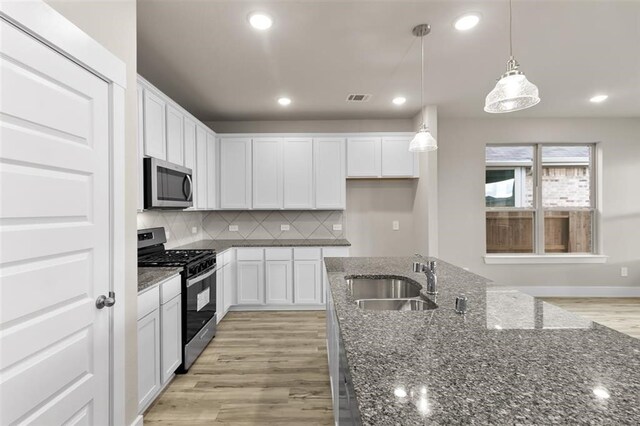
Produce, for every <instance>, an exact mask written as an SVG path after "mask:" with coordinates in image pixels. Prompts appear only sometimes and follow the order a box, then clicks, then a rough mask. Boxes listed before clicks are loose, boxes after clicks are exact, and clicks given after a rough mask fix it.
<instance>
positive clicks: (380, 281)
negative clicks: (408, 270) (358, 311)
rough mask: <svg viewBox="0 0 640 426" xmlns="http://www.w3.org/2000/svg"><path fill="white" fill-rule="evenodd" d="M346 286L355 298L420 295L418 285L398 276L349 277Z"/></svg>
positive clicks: (391, 297) (397, 297)
mask: <svg viewBox="0 0 640 426" xmlns="http://www.w3.org/2000/svg"><path fill="white" fill-rule="evenodd" d="M346 281H347V286H348V287H349V290H350V291H351V295H352V296H353V297H354V298H355V299H401V298H409V297H417V296H419V295H420V289H421V287H420V285H419V284H416V283H413V282H409V281H407V280H403V279H400V278H393V277H388V278H350V279H347V280H346Z"/></svg>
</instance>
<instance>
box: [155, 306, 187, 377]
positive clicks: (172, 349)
mask: <svg viewBox="0 0 640 426" xmlns="http://www.w3.org/2000/svg"><path fill="white" fill-rule="evenodd" d="M181 324H182V296H181V295H180V294H178V295H177V296H176V297H174V298H173V299H171V300H170V301H168V302H167V303H165V304H163V305H162V307H161V308H160V330H161V335H160V342H161V347H162V352H161V357H160V359H161V363H162V374H161V376H162V377H161V380H162V384H165V383H167V382H168V381H169V379H170V378H171V376H173V373H175V371H176V369H177V368H178V367H179V366H180V364H181V363H182V327H181Z"/></svg>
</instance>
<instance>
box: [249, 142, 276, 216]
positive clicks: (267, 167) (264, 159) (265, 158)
mask: <svg viewBox="0 0 640 426" xmlns="http://www.w3.org/2000/svg"><path fill="white" fill-rule="evenodd" d="M282 189H283V188H282V138H254V139H253V208H254V209H281V208H282V206H283V204H282Z"/></svg>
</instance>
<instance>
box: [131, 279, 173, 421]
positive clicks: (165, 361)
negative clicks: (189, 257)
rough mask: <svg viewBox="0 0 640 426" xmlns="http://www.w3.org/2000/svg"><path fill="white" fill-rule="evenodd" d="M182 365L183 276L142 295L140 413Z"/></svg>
mask: <svg viewBox="0 0 640 426" xmlns="http://www.w3.org/2000/svg"><path fill="white" fill-rule="evenodd" d="M181 363H182V296H181V276H180V275H176V276H174V277H171V278H169V279H167V280H166V281H164V282H162V283H160V284H159V285H156V286H154V287H151V288H150V289H148V290H145V291H143V292H142V293H139V294H138V413H139V414H141V413H143V412H144V410H146V409H147V407H149V405H150V404H151V403H152V402H153V400H154V399H155V398H156V397H157V396H158V395H159V393H160V391H161V390H162V388H163V387H164V386H165V385H166V384H167V383H168V382H169V379H170V378H171V377H172V376H173V373H174V372H175V370H176V369H177V368H178V367H179V366H180V364H181Z"/></svg>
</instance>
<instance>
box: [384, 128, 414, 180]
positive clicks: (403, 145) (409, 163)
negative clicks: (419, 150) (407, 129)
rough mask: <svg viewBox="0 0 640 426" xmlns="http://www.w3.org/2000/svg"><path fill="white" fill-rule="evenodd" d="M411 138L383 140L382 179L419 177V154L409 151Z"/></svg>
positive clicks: (399, 137)
mask: <svg viewBox="0 0 640 426" xmlns="http://www.w3.org/2000/svg"><path fill="white" fill-rule="evenodd" d="M410 142H411V137H410V136H397V137H384V138H382V177H391V178H393V177H417V176H418V154H416V153H414V152H411V151H409V143H410Z"/></svg>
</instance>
